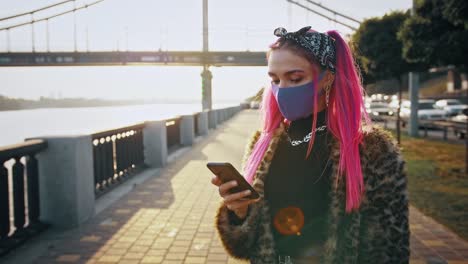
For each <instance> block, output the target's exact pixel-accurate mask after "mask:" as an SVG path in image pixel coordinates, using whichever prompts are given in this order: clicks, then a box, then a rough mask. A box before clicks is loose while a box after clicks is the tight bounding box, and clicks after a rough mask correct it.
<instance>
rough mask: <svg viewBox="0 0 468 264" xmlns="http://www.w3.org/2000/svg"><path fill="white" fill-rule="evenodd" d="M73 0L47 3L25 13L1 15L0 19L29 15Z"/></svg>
mask: <svg viewBox="0 0 468 264" xmlns="http://www.w3.org/2000/svg"><path fill="white" fill-rule="evenodd" d="M74 1H75V0H66V1H62V2H60V3H55V4H52V5H48V6H45V7H41V8H38V9H35V10H31V11H28V12H25V13H21V14H16V15H13V16H9V17H3V18H0V21H4V20H8V19H12V18H17V17H22V16H25V15H30V14H33V13H37V12H39V11H43V10H46V9H49V8H52V7H56V6H59V5H63V4H65V3H68V2H74Z"/></svg>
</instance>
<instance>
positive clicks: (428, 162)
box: [401, 135, 468, 240]
mask: <svg viewBox="0 0 468 264" xmlns="http://www.w3.org/2000/svg"><path fill="white" fill-rule="evenodd" d="M401 147H402V153H403V156H404V159H405V160H406V170H407V175H408V191H409V199H410V203H411V204H412V205H413V206H415V207H417V208H418V209H420V210H421V211H422V212H423V213H424V214H426V215H428V216H430V217H432V218H434V219H435V220H436V221H437V222H439V223H441V224H443V225H445V226H446V227H448V228H449V229H451V230H452V231H454V232H455V233H456V234H458V235H459V236H460V237H462V238H463V239H465V240H468V177H467V176H466V175H465V168H464V167H465V146H464V145H460V144H450V143H445V142H440V141H431V140H426V139H419V138H411V137H408V136H405V135H402V138H401Z"/></svg>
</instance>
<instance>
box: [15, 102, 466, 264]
mask: <svg viewBox="0 0 468 264" xmlns="http://www.w3.org/2000/svg"><path fill="white" fill-rule="evenodd" d="M256 127H258V113H257V111H255V110H245V111H242V112H240V113H239V114H238V115H236V116H234V117H233V118H232V119H231V120H228V121H227V122H225V123H223V124H222V125H221V126H219V127H218V128H217V129H216V131H213V132H211V133H210V134H209V135H208V136H206V137H205V138H202V139H201V140H199V141H198V142H197V143H196V144H195V145H194V146H193V148H191V149H190V150H189V151H187V152H185V153H183V154H182V155H181V156H180V157H178V158H177V159H175V160H174V162H171V163H169V164H168V165H167V166H166V167H165V168H163V169H161V170H160V171H159V172H158V175H153V176H152V177H150V178H149V179H147V180H146V181H145V182H144V184H140V185H137V186H136V187H135V188H134V189H133V190H132V191H130V192H129V193H127V194H126V195H124V196H123V197H122V198H121V199H120V200H118V201H117V202H115V203H114V204H112V205H111V206H109V207H108V208H106V209H105V210H103V211H102V212H101V213H99V214H98V215H97V216H96V217H94V218H93V219H91V220H90V221H88V222H87V223H85V224H84V225H83V226H82V227H80V228H77V229H74V230H70V231H68V232H66V233H62V234H60V236H57V237H56V238H55V239H53V240H51V241H49V242H48V243H49V247H48V249H47V250H43V251H42V252H39V253H37V252H36V254H37V256H36V257H35V263H241V262H239V261H236V260H234V259H232V258H229V257H228V255H227V254H226V252H225V250H224V248H223V247H222V245H221V242H220V240H219V237H218V234H217V232H216V229H215V228H214V215H215V211H216V209H217V207H218V205H219V203H220V201H221V199H220V197H219V195H218V192H217V189H216V187H215V186H213V185H212V184H211V183H210V179H211V174H210V173H209V171H208V170H207V169H206V167H205V163H206V162H207V161H230V162H232V163H233V165H234V166H236V167H237V168H239V166H240V159H241V155H242V153H243V150H244V144H245V142H246V140H247V137H248V136H249V135H250V134H251V133H252V132H253V130H254V129H255V128H256ZM410 215H411V217H410V218H411V219H410V223H411V231H412V236H411V248H412V252H411V255H412V261H411V263H426V261H427V260H429V259H434V258H439V259H445V260H449V261H448V263H468V243H466V242H464V241H461V240H460V239H459V238H457V236H456V235H454V234H453V233H451V232H449V231H447V229H445V228H444V227H442V226H440V225H439V224H437V223H435V222H434V221H433V220H432V219H430V218H428V217H425V216H424V215H422V214H421V213H420V212H419V211H417V210H416V209H415V208H413V207H411V210H410ZM25 246H27V244H26V245H25ZM21 252H22V251H21V249H20V250H19V251H18V252H13V253H12V256H10V257H16V256H15V255H20V254H22V253H21ZM11 261H12V260H10V263H20V262H11ZM431 263H447V262H431Z"/></svg>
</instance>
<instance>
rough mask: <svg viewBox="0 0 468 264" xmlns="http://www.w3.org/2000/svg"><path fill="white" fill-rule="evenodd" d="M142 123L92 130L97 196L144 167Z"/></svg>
mask: <svg viewBox="0 0 468 264" xmlns="http://www.w3.org/2000/svg"><path fill="white" fill-rule="evenodd" d="M143 128H144V124H137V125H133V126H128V127H123V128H118V129H113V130H107V131H102V132H98V133H94V134H92V135H91V136H92V140H93V162H94V184H95V194H96V198H97V197H99V196H101V195H102V194H104V193H105V192H107V191H108V190H109V189H112V188H111V187H112V186H114V185H117V184H119V183H121V182H123V181H124V180H125V179H126V178H128V176H129V175H132V174H134V172H136V171H139V170H140V169H142V168H144V167H145V164H144V154H143Z"/></svg>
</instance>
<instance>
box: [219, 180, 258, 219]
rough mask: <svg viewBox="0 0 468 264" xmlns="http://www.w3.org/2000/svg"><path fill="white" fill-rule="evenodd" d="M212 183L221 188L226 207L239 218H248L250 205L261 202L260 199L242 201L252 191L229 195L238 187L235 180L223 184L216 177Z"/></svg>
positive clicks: (220, 191) (220, 193) (220, 192)
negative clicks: (230, 190) (232, 189)
mask: <svg viewBox="0 0 468 264" xmlns="http://www.w3.org/2000/svg"><path fill="white" fill-rule="evenodd" d="M211 183H213V184H214V185H216V186H218V187H219V195H220V196H221V197H223V198H224V204H226V207H227V208H228V209H229V210H231V211H233V212H234V213H235V214H236V215H237V217H239V218H241V219H244V218H245V217H246V216H247V212H248V209H249V204H251V203H254V202H257V201H258V200H260V198H257V199H242V198H244V197H245V196H248V195H250V193H251V192H250V190H246V191H242V192H237V193H229V189H231V188H233V187H235V186H237V182H236V181H235V180H232V181H228V182H226V183H223V182H222V181H221V179H219V177H218V176H216V175H215V176H214V177H213V178H212V179H211Z"/></svg>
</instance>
